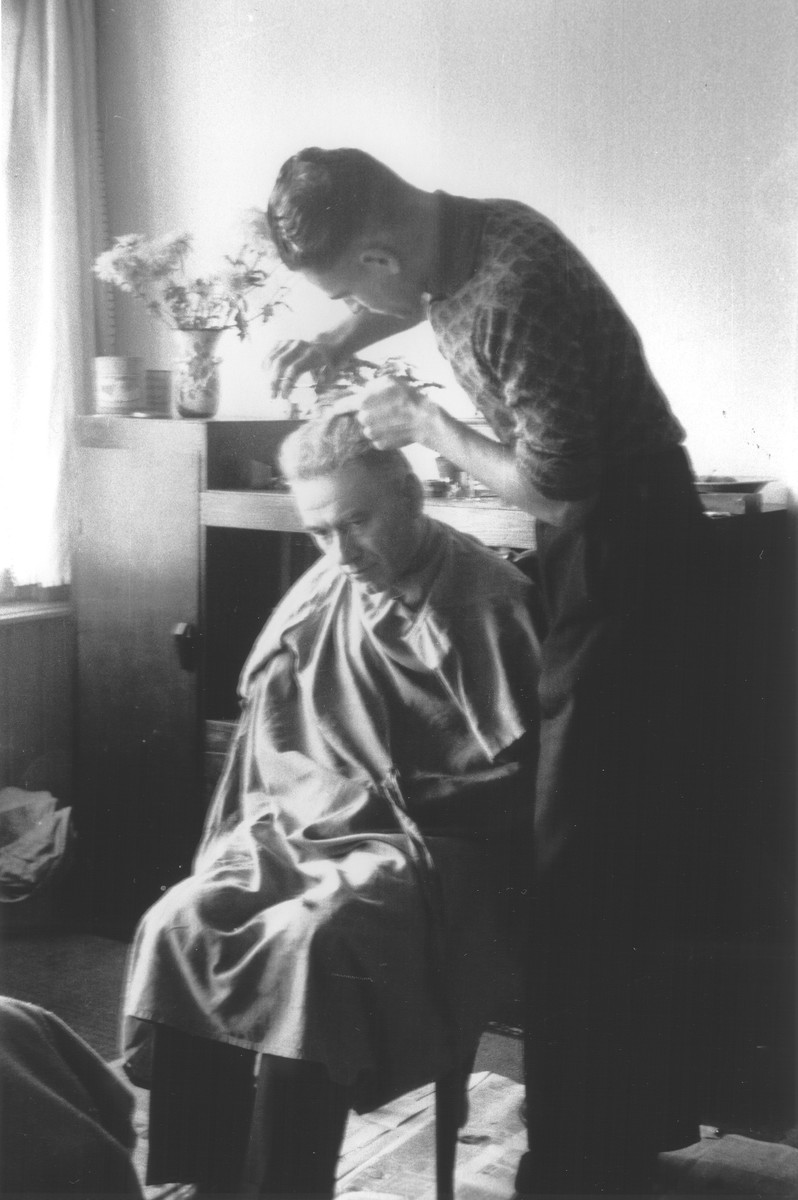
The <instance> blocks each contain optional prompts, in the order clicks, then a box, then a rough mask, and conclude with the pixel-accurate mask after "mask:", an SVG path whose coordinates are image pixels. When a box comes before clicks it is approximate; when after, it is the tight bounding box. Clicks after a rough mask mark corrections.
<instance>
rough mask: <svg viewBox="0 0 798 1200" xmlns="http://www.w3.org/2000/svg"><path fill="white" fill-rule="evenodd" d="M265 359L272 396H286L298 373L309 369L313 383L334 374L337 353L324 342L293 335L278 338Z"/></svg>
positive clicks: (302, 373)
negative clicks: (282, 338) (293, 336)
mask: <svg viewBox="0 0 798 1200" xmlns="http://www.w3.org/2000/svg"><path fill="white" fill-rule="evenodd" d="M267 362H268V369H269V375H270V380H269V387H270V390H271V394H272V398H273V399H278V398H280V399H285V398H287V397H288V396H289V395H290V393H291V391H292V390H293V388H294V387H295V386H296V381H297V380H298V379H299V377H300V375H305V374H306V373H310V374H311V375H312V376H313V381H314V383H317V384H322V385H324V384H325V383H326V382H327V380H328V378H331V377H332V376H333V375H334V374H335V370H336V366H337V363H338V356H337V355H336V352H335V349H334V347H332V346H330V345H328V344H326V343H325V342H305V341H302V340H300V339H292V340H289V341H282V342H277V343H276V344H275V345H274V346H273V347H272V349H271V350H270V351H269V356H268V360H267Z"/></svg>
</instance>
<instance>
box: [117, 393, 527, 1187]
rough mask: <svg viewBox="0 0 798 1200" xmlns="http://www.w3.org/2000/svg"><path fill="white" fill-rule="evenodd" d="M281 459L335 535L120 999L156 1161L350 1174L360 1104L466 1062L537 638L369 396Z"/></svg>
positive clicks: (259, 671)
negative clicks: (380, 445)
mask: <svg viewBox="0 0 798 1200" xmlns="http://www.w3.org/2000/svg"><path fill="white" fill-rule="evenodd" d="M281 465H282V469H283V472H284V474H285V475H286V478H287V479H288V482H289V484H290V486H291V490H292V492H293V496H294V499H295V502H296V504H297V507H298V509H299V512H300V514H301V517H302V520H303V522H304V524H305V526H306V528H307V530H308V532H309V533H310V534H311V536H312V537H313V538H314V540H315V542H316V544H317V545H318V547H319V549H320V550H321V551H322V557H321V558H320V560H319V561H318V562H317V563H316V564H314V566H313V567H312V568H311V569H310V570H309V571H308V572H307V573H306V574H305V575H304V576H303V578H302V579H300V580H299V582H298V583H297V584H296V585H295V586H294V587H293V588H292V590H291V591H290V592H289V593H288V594H287V595H286V596H285V597H284V599H283V600H282V601H281V603H280V604H279V605H278V607H277V609H276V610H275V612H274V613H273V615H272V617H271V619H270V620H269V622H268V624H267V625H266V627H265V629H264V630H263V632H262V634H261V635H260V637H259V638H258V640H257V641H256V643H255V646H254V649H253V651H252V653H251V655H250V657H249V660H248V662H247V663H246V665H245V667H244V671H243V675H242V679H241V695H242V698H243V711H242V716H241V719H240V722H239V724H238V728H237V732H236V735H235V738H234V742H233V745H232V747H231V750H230V753H229V755H228V759H227V763H226V767H225V770H224V772H223V775H222V778H221V780H220V783H219V786H218V788H217V791H216V795H215V797H214V800H213V802H212V805H211V808H210V811H209V815H208V818H207V822H206V827H205V830H204V833H203V837H202V841H201V844H200V847H199V850H198V853H197V856H196V861H195V866H194V873H193V875H192V876H191V877H190V878H189V879H187V880H185V881H183V882H182V883H180V884H179V885H177V886H176V887H175V888H173V889H172V890H171V891H170V892H168V893H167V894H166V895H165V896H164V897H163V898H162V899H161V900H160V901H159V902H158V903H157V904H156V905H155V906H154V908H152V909H151V910H150V911H149V913H147V914H146V915H145V917H144V919H143V921H142V924H141V926H140V928H139V930H138V933H137V937H136V939H135V942H134V946H133V949H132V954H131V960H130V966H129V973H128V979H127V986H126V997H125V1010H124V1011H125V1014H126V1032H127V1050H128V1069H129V1071H130V1073H131V1076H132V1077H133V1078H134V1079H136V1080H137V1081H139V1082H141V1081H142V1074H141V1072H142V1067H141V1062H142V1058H143V1057H144V1058H147V1057H148V1055H146V1054H144V1053H143V1052H144V1051H145V1050H149V1051H151V1066H150V1067H149V1068H148V1071H149V1074H148V1079H149V1083H150V1086H151V1089H152V1094H151V1118H150V1162H149V1175H148V1180H149V1182H166V1181H173V1182H174V1181H178V1180H180V1181H182V1182H192V1183H197V1184H198V1186H199V1187H200V1189H201V1190H202V1189H204V1190H206V1191H215V1190H218V1191H227V1192H233V1191H235V1190H236V1188H237V1187H239V1186H244V1185H246V1187H247V1188H248V1189H249V1190H250V1192H251V1191H252V1190H254V1191H256V1192H260V1194H266V1195H269V1194H293V1193H294V1192H299V1193H312V1194H313V1195H331V1194H332V1190H333V1186H334V1177H335V1164H336V1160H337V1155H338V1150H339V1146H340V1139H341V1136H342V1133H343V1128H344V1122H345V1117H346V1113H347V1111H348V1109H349V1108H350V1107H354V1108H356V1109H357V1110H359V1111H366V1110H368V1109H369V1108H373V1107H377V1106H378V1105H380V1104H382V1103H385V1102H386V1101H387V1100H389V1099H391V1098H392V1097H394V1096H396V1095H399V1094H401V1093H402V1092H404V1091H407V1090H409V1089H411V1088H414V1087H417V1086H419V1085H421V1084H422V1083H426V1082H429V1081H431V1080H433V1079H437V1078H439V1077H440V1076H442V1075H443V1074H444V1073H446V1072H447V1071H450V1070H453V1069H456V1068H457V1067H458V1066H462V1064H463V1063H464V1062H466V1061H468V1059H469V1056H472V1055H473V1052H474V1050H475V1048H476V1044H477V1041H478V1038H479V1034H480V1032H481V1030H482V1028H483V1027H484V1024H485V1021H486V1018H487V1014H488V1006H489V1004H490V1001H491V996H490V985H491V983H492V981H493V980H494V979H495V973H494V969H493V966H492V960H491V955H492V954H494V953H495V947H496V946H497V944H498V943H499V941H500V936H501V905H500V903H499V900H500V893H501V892H502V890H503V889H504V890H506V888H507V884H508V880H509V878H510V861H509V859H510V855H511V854H512V853H513V851H516V852H517V850H518V848H519V846H520V845H521V843H522V842H523V836H522V834H523V831H524V830H525V827H526V824H527V822H528V821H529V819H530V816H531V800H532V783H531V780H532V777H533V768H534V763H533V762H531V761H530V760H531V759H532V758H533V757H534V746H535V743H536V737H535V733H536V720H535V709H534V703H535V700H534V697H535V685H536V677H537V663H538V641H537V637H536V634H535V631H534V629H533V626H532V622H531V618H530V595H529V592H530V587H531V585H530V584H529V582H528V581H527V579H526V578H525V577H524V576H523V575H522V574H521V572H520V571H518V570H517V569H516V568H515V567H514V566H512V565H511V564H509V563H507V562H505V561H503V560H502V559H501V558H500V557H499V556H498V555H496V554H495V553H494V552H493V551H491V550H488V549H487V548H486V547H484V546H482V545H481V544H479V543H478V542H476V541H475V540H474V539H473V538H470V537H468V536H466V535H464V534H461V533H457V532H455V531H454V530H453V529H451V528H449V527H448V526H445V525H442V524H440V523H439V522H437V521H434V520H432V519H430V518H429V517H428V516H426V515H425V514H424V512H423V491H422V487H421V484H420V481H419V480H418V478H417V476H416V475H415V474H414V473H413V472H412V471H411V469H410V467H409V464H408V462H407V460H406V459H405V457H404V456H403V455H402V454H401V452H399V451H396V450H391V451H379V450H376V449H375V448H374V447H373V445H372V444H371V443H370V442H369V441H368V440H367V439H366V438H365V437H364V435H363V433H362V431H361V429H360V426H359V425H358V423H357V420H356V419H355V418H354V417H353V416H351V415H344V416H341V415H338V416H332V415H326V416H320V417H316V418H314V419H313V420H311V421H309V422H307V423H306V424H305V425H303V426H300V428H299V429H298V430H297V431H295V432H294V433H293V434H292V435H291V436H290V437H289V438H288V439H287V441H286V442H285V443H284V445H283V449H282V455H281ZM142 1034H144V1035H145V1036H144V1038H143V1039H142ZM253 1052H255V1054H258V1055H260V1059H259V1061H258V1065H257V1082H256V1084H255V1083H254V1082H253V1075H254V1064H255V1059H254V1055H253Z"/></svg>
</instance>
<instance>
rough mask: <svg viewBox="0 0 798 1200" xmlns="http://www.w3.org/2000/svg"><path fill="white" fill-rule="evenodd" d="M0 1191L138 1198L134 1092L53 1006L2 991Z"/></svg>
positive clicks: (3, 1192) (7, 1193)
mask: <svg viewBox="0 0 798 1200" xmlns="http://www.w3.org/2000/svg"><path fill="white" fill-rule="evenodd" d="M0 1068H1V1070H0V1074H2V1081H3V1088H2V1092H3V1114H2V1115H3V1119H2V1122H0V1150H1V1157H0V1192H2V1194H3V1195H4V1196H11V1195H39V1196H41V1195H51V1196H60V1197H66V1196H84V1197H85V1196H90V1195H97V1196H128V1197H140V1196H141V1189H140V1187H139V1185H138V1181H137V1179H136V1174H135V1170H134V1167H133V1160H132V1151H133V1147H134V1145H135V1133H134V1130H133V1123H132V1116H133V1104H134V1100H133V1096H132V1094H131V1092H130V1091H129V1089H127V1088H125V1087H124V1085H123V1084H122V1083H120V1081H119V1079H118V1078H117V1077H116V1076H115V1075H114V1074H113V1072H112V1071H111V1070H109V1068H108V1067H107V1066H106V1065H105V1063H104V1062H103V1061H102V1059H100V1058H99V1057H98V1055H96V1054H95V1053H94V1051H93V1050H92V1049H91V1048H90V1047H89V1046H88V1045H87V1044H86V1043H85V1042H84V1041H83V1040H82V1039H81V1038H79V1037H78V1036H77V1035H76V1034H75V1033H74V1032H73V1031H72V1030H71V1029H70V1028H69V1027H68V1026H67V1025H65V1024H64V1022H63V1021H61V1020H59V1018H58V1017H56V1016H55V1015H54V1014H53V1013H50V1012H47V1011H46V1010H45V1009H43V1008H39V1007H38V1006H37V1005H32V1004H25V1003H24V1002H22V1001H20V1000H12V999H10V998H9V997H2V998H0Z"/></svg>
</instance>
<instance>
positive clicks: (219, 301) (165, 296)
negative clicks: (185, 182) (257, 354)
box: [94, 222, 284, 418]
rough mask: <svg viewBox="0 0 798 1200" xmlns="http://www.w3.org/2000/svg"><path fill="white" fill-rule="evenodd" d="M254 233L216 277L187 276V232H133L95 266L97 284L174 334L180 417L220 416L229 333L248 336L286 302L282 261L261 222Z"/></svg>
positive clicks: (101, 257)
mask: <svg viewBox="0 0 798 1200" xmlns="http://www.w3.org/2000/svg"><path fill="white" fill-rule="evenodd" d="M252 230H253V240H252V241H250V242H247V243H245V245H244V246H243V247H242V248H241V250H239V252H238V254H237V255H236V256H235V257H226V258H225V265H224V267H223V269H222V270H221V271H219V272H217V273H215V274H211V275H193V276H192V275H189V273H188V271H187V269H186V261H187V259H188V256H189V254H190V253H191V250H192V238H191V235H190V234H188V233H178V234H168V235H166V236H164V237H160V238H149V239H148V238H145V237H143V236H142V235H141V234H136V233H129V234H126V235H125V236H124V237H120V238H117V240H116V241H115V242H114V244H113V246H112V247H111V249H110V250H106V251H105V253H103V254H101V255H100V256H99V257H98V258H97V260H96V262H95V264H94V273H95V274H96V275H97V277H98V278H99V279H101V280H102V281H103V282H104V283H111V284H114V285H115V286H116V287H118V288H120V289H121V290H122V291H123V292H128V293H130V294H132V295H134V296H137V297H138V298H139V299H140V300H142V301H143V302H144V304H145V305H146V307H147V311H148V312H149V313H150V315H151V316H153V317H154V318H156V319H157V320H160V321H162V322H163V323H164V324H165V325H167V326H168V327H169V328H170V329H173V330H175V331H176V334H177V336H178V339H179V346H178V351H177V355H176V364H175V365H176V385H175V403H176V408H177V411H178V413H180V415H181V416H184V417H202V418H207V417H212V416H213V415H214V414H215V412H216V410H217V408H218V405H219V363H220V362H221V359H220V358H219V357H218V356H217V354H216V351H217V348H218V342H219V339H220V338H221V335H222V334H223V333H224V331H225V330H226V329H236V330H237V332H238V336H239V337H240V338H244V337H246V335H247V329H248V326H249V324H250V322H251V321H252V320H257V319H260V320H263V321H267V320H268V319H269V318H270V317H271V316H272V315H273V313H274V311H275V309H276V308H277V307H278V306H279V305H280V304H282V303H283V299H282V296H283V292H284V288H283V287H282V286H281V284H280V274H281V268H280V266H279V264H278V262H277V260H276V256H275V255H274V254H273V252H272V251H271V248H270V247H269V245H268V243H267V242H266V240H265V239H264V237H263V235H262V224H260V225H256V224H255V223H254V222H253V225H252ZM264 289H265V293H264ZM259 290H260V291H261V292H262V293H264V294H262V295H261V297H260V301H261V302H260V303H259V304H258V306H257V307H256V308H254V309H251V308H250V304H249V297H250V295H251V294H252V293H254V292H255V291H259Z"/></svg>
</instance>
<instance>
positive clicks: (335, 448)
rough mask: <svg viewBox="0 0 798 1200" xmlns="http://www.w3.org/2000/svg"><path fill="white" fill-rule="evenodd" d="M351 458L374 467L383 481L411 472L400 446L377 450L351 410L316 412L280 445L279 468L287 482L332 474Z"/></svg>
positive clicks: (402, 476)
mask: <svg viewBox="0 0 798 1200" xmlns="http://www.w3.org/2000/svg"><path fill="white" fill-rule="evenodd" d="M352 462H362V463H364V465H366V466H369V467H370V468H372V469H373V470H375V471H378V472H379V473H380V475H381V476H382V478H383V479H385V481H386V482H398V481H400V480H402V479H405V478H406V477H407V476H408V475H412V474H413V473H414V472H413V469H412V467H411V466H410V463H409V462H408V461H407V459H406V458H405V456H404V454H402V452H401V450H377V449H376V448H375V446H374V445H373V444H372V443H371V442H370V441H369V439H368V438H367V437H366V435H365V433H364V432H363V430H362V429H361V427H360V423H359V422H358V419H357V417H356V416H355V414H354V413H325V412H320V413H317V414H316V415H315V416H313V417H311V418H310V420H308V421H306V422H304V423H303V424H302V425H300V426H299V428H298V429H295V430H294V432H293V433H290V434H289V435H288V437H287V438H286V439H285V441H284V442H283V444H282V445H281V447H280V470H281V471H282V473H283V475H284V476H285V478H286V479H287V481H288V483H289V484H291V483H295V482H296V481H298V480H301V479H318V478H319V477H320V476H324V475H333V474H335V472H336V471H340V470H341V468H342V467H345V466H347V465H348V464H349V463H352Z"/></svg>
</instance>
